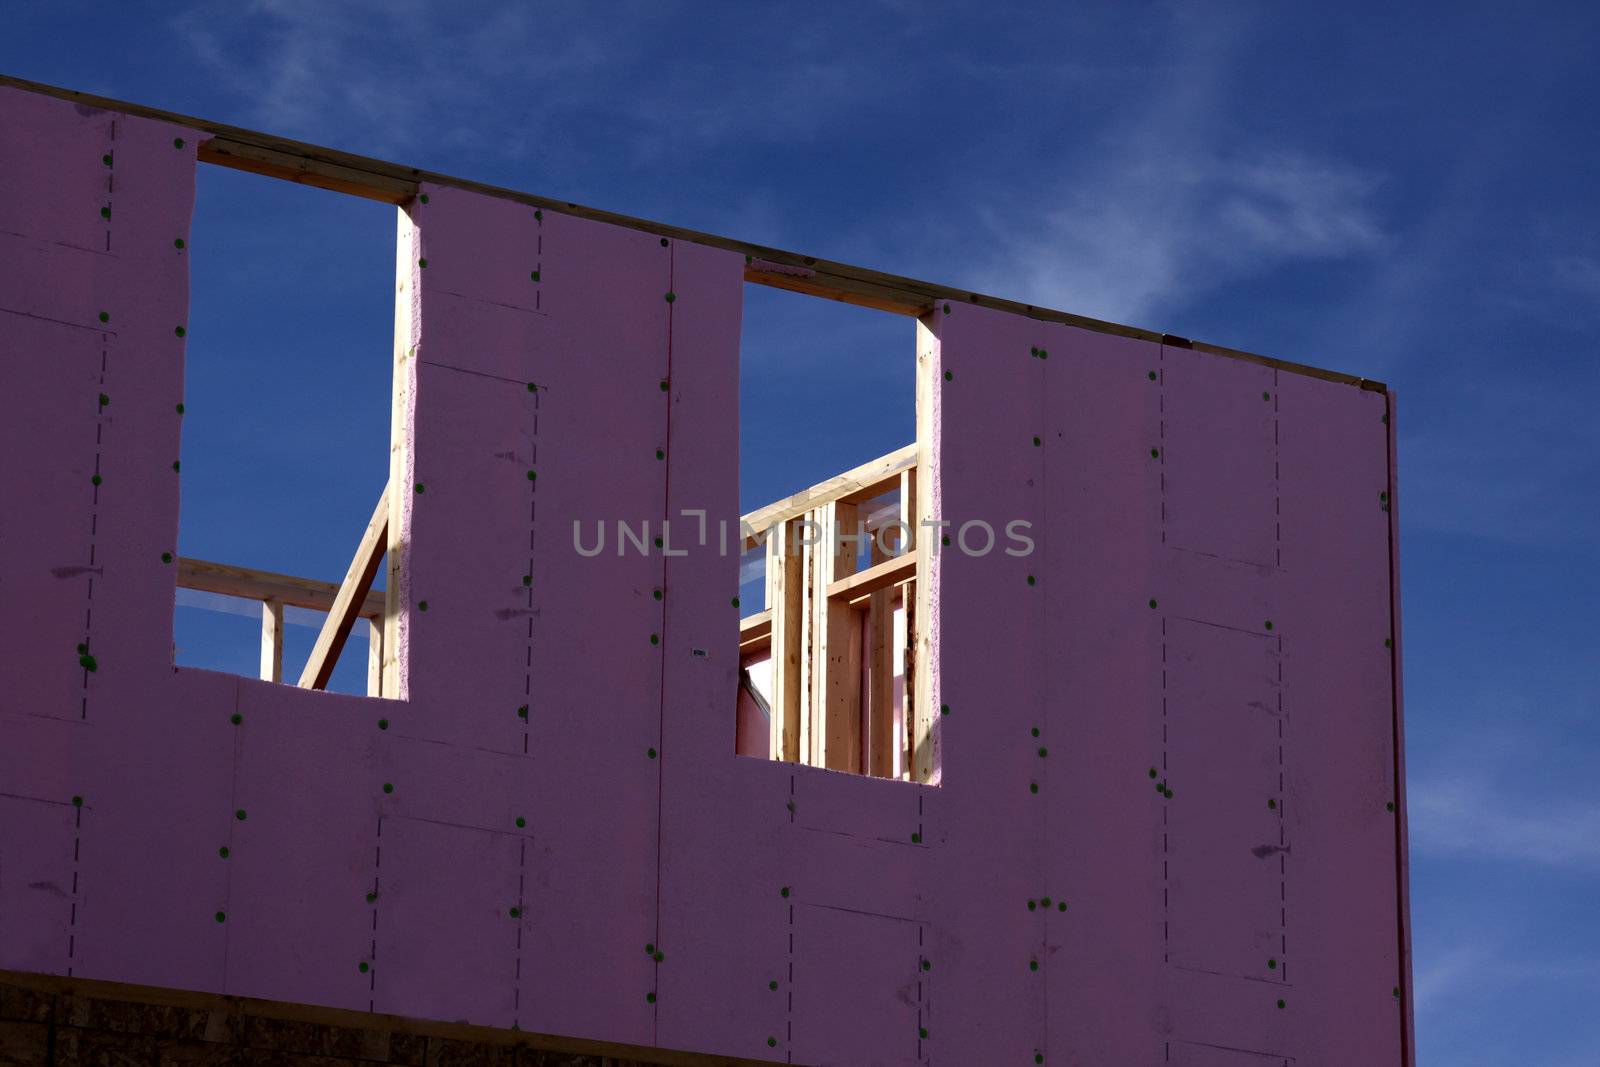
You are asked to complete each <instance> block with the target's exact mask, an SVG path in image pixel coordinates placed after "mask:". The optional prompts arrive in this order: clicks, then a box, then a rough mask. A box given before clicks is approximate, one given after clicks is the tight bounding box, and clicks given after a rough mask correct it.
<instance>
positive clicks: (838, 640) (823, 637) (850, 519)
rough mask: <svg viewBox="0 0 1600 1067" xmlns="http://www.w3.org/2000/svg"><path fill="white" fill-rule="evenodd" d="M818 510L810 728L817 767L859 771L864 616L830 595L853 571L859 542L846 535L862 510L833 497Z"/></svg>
mask: <svg viewBox="0 0 1600 1067" xmlns="http://www.w3.org/2000/svg"><path fill="white" fill-rule="evenodd" d="M818 514H819V515H820V516H821V519H820V522H821V526H822V536H823V540H822V543H821V544H819V545H817V552H816V560H817V569H816V571H815V578H814V580H815V582H816V584H815V585H814V586H813V587H812V593H813V596H814V598H815V602H814V606H813V609H812V612H813V615H812V619H813V621H812V625H813V627H814V628H815V629H814V636H813V639H812V641H813V644H812V669H813V674H814V676H815V678H816V682H815V686H814V690H813V693H814V699H813V705H812V714H813V715H814V716H815V718H816V721H815V722H814V723H813V724H812V731H813V736H814V737H815V738H816V743H817V744H818V745H819V746H820V749H819V751H818V760H817V764H816V765H817V766H819V767H827V768H830V769H831V770H836V771H855V772H860V770H861V632H862V619H861V614H860V612H857V611H855V610H854V609H853V608H851V606H850V604H849V603H848V602H847V601H846V600H844V599H842V598H834V597H833V596H831V595H830V594H831V593H832V591H833V586H834V585H836V584H837V583H838V582H839V580H840V579H844V578H848V577H849V576H850V575H852V574H854V573H855V569H856V556H857V554H858V543H857V542H856V541H854V540H851V539H850V538H851V537H852V535H853V534H854V533H855V532H856V531H857V529H858V526H859V523H860V511H859V509H858V508H857V506H856V505H855V504H847V503H845V502H843V501H841V500H831V501H829V502H828V503H827V504H824V505H823V506H822V508H821V510H820V511H819V512H818Z"/></svg>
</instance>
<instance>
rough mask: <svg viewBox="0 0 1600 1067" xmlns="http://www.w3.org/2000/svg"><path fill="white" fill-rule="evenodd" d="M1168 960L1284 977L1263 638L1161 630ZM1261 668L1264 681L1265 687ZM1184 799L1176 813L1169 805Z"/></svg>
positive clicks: (1271, 694)
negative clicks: (1168, 792) (1167, 794)
mask: <svg viewBox="0 0 1600 1067" xmlns="http://www.w3.org/2000/svg"><path fill="white" fill-rule="evenodd" d="M1164 637H1165V641H1164V642H1163V645H1164V649H1165V652H1166V657H1165V662H1166V671H1165V673H1166V715H1165V723H1166V735H1167V744H1166V748H1165V757H1166V764H1167V766H1166V777H1167V780H1168V782H1169V785H1170V788H1172V789H1173V793H1174V795H1173V798H1172V802H1171V803H1169V804H1167V805H1166V811H1167V819H1166V833H1165V836H1166V838H1167V839H1168V842H1169V844H1168V845H1167V847H1166V849H1165V863H1166V867H1167V870H1168V876H1167V900H1168V905H1167V922H1168V927H1169V930H1170V933H1169V935H1168V940H1167V960H1168V962H1169V963H1171V964H1172V965H1173V966H1175V967H1188V968H1192V969H1196V970H1203V971H1218V972H1222V973H1225V974H1234V975H1244V976H1247V977H1251V978H1255V979H1258V980H1260V981H1266V982H1275V981H1277V980H1279V979H1281V978H1282V977H1283V974H1284V971H1285V968H1284V966H1283V956H1284V941H1285V931H1284V929H1283V919H1282V916H1283V910H1284V909H1283V886H1284V878H1283V874H1284V870H1285V868H1286V867H1287V864H1288V856H1287V854H1286V853H1285V852H1284V849H1285V847H1286V845H1287V842H1286V841H1285V839H1284V835H1283V833H1282V825H1281V824H1282V820H1281V817H1280V815H1279V812H1280V811H1281V807H1280V804H1281V800H1282V796H1283V789H1282V777H1283V767H1282V765H1281V762H1280V751H1281V749H1280V742H1281V737H1280V731H1279V724H1280V722H1281V717H1282V712H1281V709H1280V708H1279V706H1278V695H1279V694H1278V692H1277V686H1276V680H1277V679H1276V674H1277V671H1276V668H1277V662H1276V658H1275V657H1269V656H1268V654H1267V653H1268V645H1269V642H1270V643H1271V644H1276V643H1277V641H1276V638H1273V637H1271V636H1270V635H1264V634H1256V633H1251V632H1248V631H1244V630H1233V629H1229V628H1226V627H1222V626H1216V625H1213V624H1211V623H1201V622H1193V621H1191V620H1188V619H1181V618H1174V619H1169V620H1167V623H1166V633H1165V635H1164ZM1269 668H1270V669H1271V673H1270V676H1269ZM1180 790H1181V791H1182V794H1183V803H1181V804H1180V803H1178V802H1177V793H1178V792H1179V791H1180Z"/></svg>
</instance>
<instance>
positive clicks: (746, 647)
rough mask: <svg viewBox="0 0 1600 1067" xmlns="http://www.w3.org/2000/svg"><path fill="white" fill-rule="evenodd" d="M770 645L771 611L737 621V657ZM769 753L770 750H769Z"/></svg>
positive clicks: (757, 613)
mask: <svg viewBox="0 0 1600 1067" xmlns="http://www.w3.org/2000/svg"><path fill="white" fill-rule="evenodd" d="M771 645H772V609H771V608H768V609H767V610H766V611H758V612H756V613H755V614H754V615H746V616H745V617H744V618H742V619H740V620H739V655H741V656H746V655H749V654H750V653H752V652H760V651H761V650H762V649H764V648H770V647H771ZM769 751H770V750H769Z"/></svg>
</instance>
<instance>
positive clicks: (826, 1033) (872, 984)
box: [791, 904, 931, 1065]
mask: <svg viewBox="0 0 1600 1067" xmlns="http://www.w3.org/2000/svg"><path fill="white" fill-rule="evenodd" d="M795 912H796V916H795V923H794V942H795V948H794V955H795V964H794V1000H795V1006H794V1015H795V1024H794V1036H793V1038H792V1042H791V1046H792V1050H793V1054H794V1059H795V1062H797V1063H810V1064H818V1065H833V1064H839V1065H843V1064H858V1063H884V1064H890V1063H915V1062H918V1061H919V1060H920V1059H921V1058H922V1057H921V1056H920V1054H919V1051H918V1050H919V1047H920V1046H921V1045H922V1044H923V1043H924V1039H923V1038H922V1037H921V1031H922V1030H923V1029H925V1028H924V1027H922V1026H921V1025H920V1021H919V1019H918V1008H919V1006H920V1004H921V1000H922V992H923V990H922V987H923V986H924V984H925V982H924V978H923V971H922V967H921V964H922V950H921V945H920V944H919V942H920V940H921V938H920V936H919V935H920V933H921V931H920V928H919V925H918V924H917V923H914V922H908V921H906V920H904V919H899V918H893V917H888V916H882V915H869V914H864V913H862V912H857V911H849V910H842V909H838V908H823V907H816V906H813V905H807V904H799V905H796V907H795ZM930 1040H931V1037H930Z"/></svg>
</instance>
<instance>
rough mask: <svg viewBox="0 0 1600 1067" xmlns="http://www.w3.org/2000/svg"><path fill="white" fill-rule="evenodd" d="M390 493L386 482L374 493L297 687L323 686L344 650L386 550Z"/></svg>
mask: <svg viewBox="0 0 1600 1067" xmlns="http://www.w3.org/2000/svg"><path fill="white" fill-rule="evenodd" d="M391 495H392V493H391V492H390V486H389V485H385V486H384V487H383V492H381V493H379V494H378V503H377V506H375V507H374V508H373V509H372V518H370V519H368V520H367V528H366V530H364V531H363V532H362V534H361V542H360V543H359V544H358V545H357V546H356V552H355V556H354V557H353V558H352V559H351V560H350V569H349V570H347V571H346V572H345V575H344V581H343V582H342V583H341V584H340V586H339V592H338V594H337V595H336V596H335V597H334V598H333V607H331V608H329V609H328V617H327V618H326V619H324V620H323V622H322V632H321V633H319V634H317V642H316V644H315V645H313V646H312V648H311V656H310V658H308V659H307V660H306V669H305V670H303V671H301V672H300V688H301V689H325V688H327V685H328V679H329V678H330V677H332V675H333V668H334V666H335V665H336V664H337V663H338V662H339V653H341V652H343V651H344V643H345V641H346V640H347V639H348V638H349V637H350V629H351V627H353V626H354V625H355V623H356V616H357V610H356V605H358V604H360V603H361V602H362V601H364V600H365V599H366V598H367V594H368V593H369V592H371V591H372V583H373V581H374V579H376V578H377V577H378V565H379V564H380V563H382V562H383V557H384V553H386V552H387V551H388V549H389V497H390V496H391Z"/></svg>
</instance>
